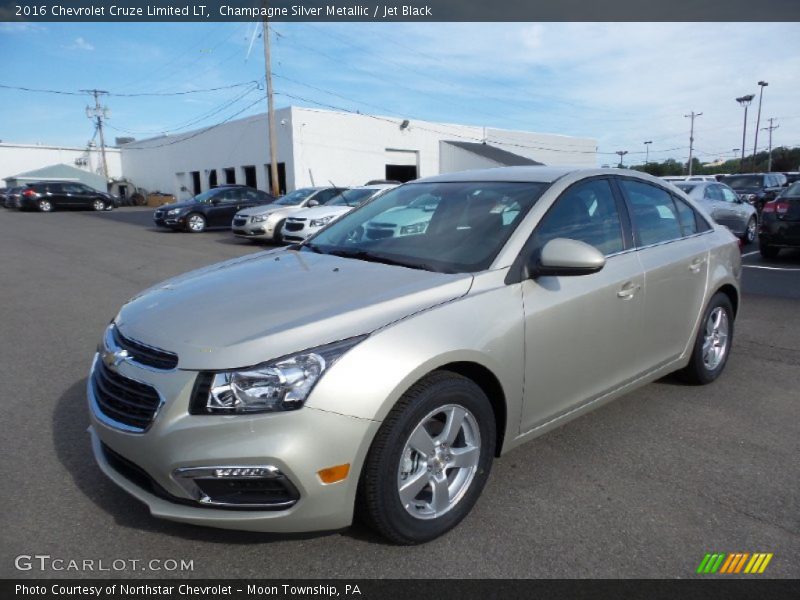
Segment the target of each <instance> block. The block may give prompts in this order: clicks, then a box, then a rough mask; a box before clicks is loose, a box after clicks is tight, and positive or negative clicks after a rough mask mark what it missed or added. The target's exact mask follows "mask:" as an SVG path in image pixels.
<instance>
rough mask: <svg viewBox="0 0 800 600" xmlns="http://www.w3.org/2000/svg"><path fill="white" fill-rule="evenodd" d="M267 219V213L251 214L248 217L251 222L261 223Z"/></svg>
mask: <svg viewBox="0 0 800 600" xmlns="http://www.w3.org/2000/svg"><path fill="white" fill-rule="evenodd" d="M267 219H269V215H253V216H252V217H250V222H251V223H263V222H264V221H266V220H267Z"/></svg>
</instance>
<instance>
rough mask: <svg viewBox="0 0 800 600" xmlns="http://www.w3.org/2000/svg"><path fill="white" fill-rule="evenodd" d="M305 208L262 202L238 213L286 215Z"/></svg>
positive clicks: (242, 214)
mask: <svg viewBox="0 0 800 600" xmlns="http://www.w3.org/2000/svg"><path fill="white" fill-rule="evenodd" d="M299 210H303V208H302V207H301V206H281V205H280V204H262V205H261V206H252V207H250V208H245V209H243V210H240V211H239V212H238V213H236V216H237V217H252V216H255V215H273V214H274V215H276V216H285V215H290V214H292V213H295V212H297V211H299Z"/></svg>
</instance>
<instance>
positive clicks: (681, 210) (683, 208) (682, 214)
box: [672, 186, 717, 236]
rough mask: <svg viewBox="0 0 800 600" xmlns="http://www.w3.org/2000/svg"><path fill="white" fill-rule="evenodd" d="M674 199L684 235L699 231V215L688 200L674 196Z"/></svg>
mask: <svg viewBox="0 0 800 600" xmlns="http://www.w3.org/2000/svg"><path fill="white" fill-rule="evenodd" d="M714 187H717V186H714ZM672 200H673V201H674V202H675V206H676V208H677V209H678V222H679V223H680V225H681V233H682V234H683V235H684V236H687V235H694V234H695V233H697V223H698V219H699V215H698V214H697V213H696V212H695V211H694V209H693V208H692V207H691V206H689V205H688V204H686V202H684V201H683V200H681V199H680V198H675V197H673V198H672Z"/></svg>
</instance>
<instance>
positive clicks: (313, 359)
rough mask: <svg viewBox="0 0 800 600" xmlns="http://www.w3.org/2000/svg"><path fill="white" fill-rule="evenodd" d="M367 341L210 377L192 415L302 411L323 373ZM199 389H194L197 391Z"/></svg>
mask: <svg viewBox="0 0 800 600" xmlns="http://www.w3.org/2000/svg"><path fill="white" fill-rule="evenodd" d="M366 337H367V336H365V335H362V336H358V337H353V338H349V339H346V340H342V341H340V342H334V343H333V344H327V345H325V346H319V347H318V348H312V349H311V350H305V351H303V352H298V353H297V354H291V355H289V356H285V357H283V358H278V359H275V360H271V361H269V362H266V363H263V364H260V365H256V366H255V367H250V368H247V369H240V370H237V371H225V372H221V373H209V374H207V375H206V377H208V378H210V388H207V389H208V392H207V394H206V393H205V392H203V394H204V395H205V397H199V398H195V399H193V402H192V405H193V406H192V410H191V412H192V413H193V414H204V415H207V414H243V413H246V414H252V413H263V412H281V411H289V410H297V409H298V408H302V406H303V404H305V401H306V398H308V395H309V394H310V393H311V390H312V389H314V386H315V385H316V383H317V381H319V379H320V378H321V377H322V375H323V374H324V373H325V371H327V370H328V369H330V368H331V366H333V364H334V363H335V362H336V361H337V360H338V359H339V358H341V357H342V355H343V354H344V353H345V352H347V351H348V350H350V349H351V348H352V347H353V346H355V345H356V344H358V343H359V342H361V341H362V340H363V339H364V338H366ZM202 377H203V376H202V375H201V379H202ZM198 381H199V380H198ZM201 387H202V386H200V385H198V386H196V390H197V389H199V388H201Z"/></svg>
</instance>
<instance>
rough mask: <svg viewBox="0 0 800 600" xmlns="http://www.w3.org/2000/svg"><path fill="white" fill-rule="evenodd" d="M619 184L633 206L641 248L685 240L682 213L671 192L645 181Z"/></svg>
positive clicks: (632, 218)
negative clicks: (681, 222) (679, 216)
mask: <svg viewBox="0 0 800 600" xmlns="http://www.w3.org/2000/svg"><path fill="white" fill-rule="evenodd" d="M619 183H620V186H621V187H622V189H623V190H624V191H625V195H626V196H627V197H628V200H629V202H630V206H631V220H632V221H633V225H634V233H635V235H636V243H637V245H639V246H650V245H652V244H659V243H661V242H669V241H671V240H677V239H679V238H681V237H682V236H683V234H682V231H681V224H680V221H679V220H678V211H677V209H676V208H675V203H674V202H673V200H672V196H671V195H670V194H669V193H668V192H666V191H665V190H662V189H661V188H659V187H656V186H654V185H650V184H649V183H644V182H642V181H633V180H630V179H621V180H620V182H619Z"/></svg>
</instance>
